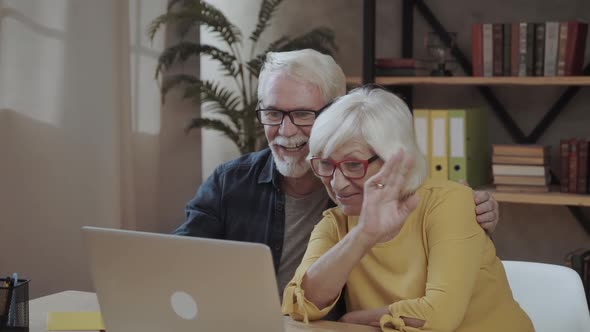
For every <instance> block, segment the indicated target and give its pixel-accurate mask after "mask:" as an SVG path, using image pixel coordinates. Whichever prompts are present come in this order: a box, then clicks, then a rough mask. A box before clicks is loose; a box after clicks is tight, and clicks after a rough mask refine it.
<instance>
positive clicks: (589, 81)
mask: <svg viewBox="0 0 590 332" xmlns="http://www.w3.org/2000/svg"><path fill="white" fill-rule="evenodd" d="M361 82H362V79H361V77H360V76H352V77H347V78H346V83H347V84H349V85H353V86H354V85H360V84H361ZM375 83H377V84H380V85H482V86H488V85H521V86H588V85H590V76H555V77H538V76H537V77H511V76H505V77H501V76H499V77H498V76H497V77H473V76H454V77H432V76H409V77H406V76H404V77H400V76H377V77H375Z"/></svg>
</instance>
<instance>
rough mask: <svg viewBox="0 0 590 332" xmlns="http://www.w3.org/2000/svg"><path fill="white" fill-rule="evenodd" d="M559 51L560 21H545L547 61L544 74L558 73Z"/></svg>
mask: <svg viewBox="0 0 590 332" xmlns="http://www.w3.org/2000/svg"><path fill="white" fill-rule="evenodd" d="M558 52H559V22H547V23H545V63H544V76H555V75H556V74H557V54H558Z"/></svg>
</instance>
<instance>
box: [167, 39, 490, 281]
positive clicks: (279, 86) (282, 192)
mask: <svg viewBox="0 0 590 332" xmlns="http://www.w3.org/2000/svg"><path fill="white" fill-rule="evenodd" d="M345 92H346V82H345V77H344V73H343V71H342V69H341V68H340V67H339V66H338V65H337V64H336V62H335V61H334V59H332V57H330V56H328V55H323V54H321V53H318V52H316V51H313V50H300V51H293V52H277V53H272V52H271V53H268V54H267V56H266V61H265V63H264V66H263V69H262V71H261V73H260V77H259V82H258V99H259V109H258V111H257V114H258V120H259V121H260V123H261V124H262V125H263V126H264V131H265V135H266V138H267V140H268V144H269V148H267V149H264V150H262V151H258V152H254V153H250V154H246V155H244V156H242V157H240V158H238V159H236V160H232V161H229V162H226V163H224V164H222V165H220V166H218V167H217V168H216V169H215V171H214V172H213V174H212V175H211V176H210V177H209V178H208V179H207V180H206V181H205V182H204V183H203V184H202V185H201V187H200V188H199V190H198V191H197V194H196V196H195V197H194V198H193V199H192V200H191V201H190V202H189V203H188V205H187V207H186V220H185V222H184V223H183V224H182V225H181V226H180V227H179V228H178V229H176V231H175V234H179V235H188V236H198V237H207V238H216V239H226V240H235V241H247V242H258V243H264V244H266V245H268V246H269V247H270V248H271V251H272V255H273V261H274V266H275V272H276V274H277V282H278V287H279V292H282V290H283V288H284V286H285V285H286V284H287V283H288V282H289V280H290V279H291V278H292V277H293V274H294V272H295V269H296V268H297V266H298V265H299V263H300V262H301V258H302V257H303V254H304V252H305V249H306V246H307V242H308V240H309V235H310V234H311V231H312V229H313V227H314V225H315V224H316V223H317V222H318V221H319V220H320V219H321V216H322V212H323V211H324V210H326V209H327V208H330V207H333V206H334V203H333V202H332V201H331V200H330V198H329V197H328V194H327V193H326V191H325V189H324V188H323V185H322V183H321V181H320V180H318V179H317V178H316V177H315V176H314V174H313V172H312V171H311V170H310V167H309V165H308V163H307V162H306V157H307V155H308V152H309V150H308V147H307V141H308V139H309V135H310V130H311V126H312V125H313V123H314V121H315V118H316V117H317V116H318V115H319V113H320V112H321V110H322V109H323V108H324V107H325V106H326V105H327V104H329V103H330V102H332V101H333V100H334V99H336V98H338V97H340V96H342V95H344V94H345ZM473 196H474V200H475V204H476V214H477V221H478V223H479V224H480V225H481V226H482V227H483V228H484V229H485V230H486V231H487V232H488V233H490V232H492V231H493V230H494V228H495V226H496V224H497V223H498V204H497V202H496V201H494V200H493V199H492V198H491V197H490V195H489V194H488V193H486V192H474V195H473Z"/></svg>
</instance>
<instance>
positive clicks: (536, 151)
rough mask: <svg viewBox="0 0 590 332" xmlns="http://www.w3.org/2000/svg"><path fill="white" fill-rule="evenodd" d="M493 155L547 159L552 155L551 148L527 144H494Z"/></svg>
mask: <svg viewBox="0 0 590 332" xmlns="http://www.w3.org/2000/svg"><path fill="white" fill-rule="evenodd" d="M492 153H493V154H494V155H498V156H518V157H543V158H544V157H545V156H549V155H550V154H551V147H550V146H548V145H547V146H545V145H527V144H493V145H492Z"/></svg>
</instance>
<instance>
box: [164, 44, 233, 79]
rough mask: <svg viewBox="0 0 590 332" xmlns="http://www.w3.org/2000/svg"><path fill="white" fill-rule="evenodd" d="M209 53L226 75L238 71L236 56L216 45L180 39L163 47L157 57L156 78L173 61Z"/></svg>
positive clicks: (181, 60) (176, 61) (182, 60)
mask: <svg viewBox="0 0 590 332" xmlns="http://www.w3.org/2000/svg"><path fill="white" fill-rule="evenodd" d="M203 54H206V55H209V56H210V57H211V58H213V59H214V60H217V61H219V63H220V64H221V66H222V68H223V70H224V71H225V73H226V75H231V76H234V75H236V74H237V72H238V68H237V67H238V66H237V65H236V63H237V60H236V58H235V57H234V56H233V55H232V54H230V53H228V52H225V51H222V50H220V49H218V48H217V47H214V46H210V45H203V44H196V43H192V42H187V41H182V42H180V43H178V44H176V45H173V46H170V47H168V48H167V49H165V50H164V51H163V52H162V54H160V57H159V58H158V66H157V67H156V78H158V77H159V75H160V74H161V73H162V71H164V70H166V69H167V68H169V67H170V66H172V65H173V64H175V63H178V62H180V63H182V62H185V61H187V60H188V59H189V58H190V57H191V56H197V57H198V56H200V55H203Z"/></svg>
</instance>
